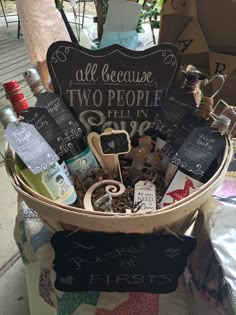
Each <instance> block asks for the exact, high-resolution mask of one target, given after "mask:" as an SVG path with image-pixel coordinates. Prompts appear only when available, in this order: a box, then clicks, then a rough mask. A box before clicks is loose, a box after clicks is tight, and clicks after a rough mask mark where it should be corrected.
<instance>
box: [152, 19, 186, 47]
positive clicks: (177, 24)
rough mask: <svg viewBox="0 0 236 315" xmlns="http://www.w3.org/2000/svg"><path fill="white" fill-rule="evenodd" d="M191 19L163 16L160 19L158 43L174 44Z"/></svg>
mask: <svg viewBox="0 0 236 315" xmlns="http://www.w3.org/2000/svg"><path fill="white" fill-rule="evenodd" d="M190 20H191V17H188V16H181V15H165V16H162V17H161V24H160V31H159V39H158V41H159V43H167V42H168V43H175V42H176V40H177V38H178V37H179V36H180V34H181V33H182V32H183V30H184V28H185V27H186V26H187V25H188V23H189V21H190Z"/></svg>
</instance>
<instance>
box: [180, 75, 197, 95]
mask: <svg viewBox="0 0 236 315" xmlns="http://www.w3.org/2000/svg"><path fill="white" fill-rule="evenodd" d="M198 80H199V76H198V75H197V74H196V73H187V74H186V78H185V81H184V85H183V88H184V89H186V90H189V91H194V90H195V89H196V86H197V83H198Z"/></svg>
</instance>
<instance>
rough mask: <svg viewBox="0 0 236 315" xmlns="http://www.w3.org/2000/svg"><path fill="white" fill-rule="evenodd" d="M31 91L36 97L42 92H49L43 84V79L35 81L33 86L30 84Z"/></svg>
mask: <svg viewBox="0 0 236 315" xmlns="http://www.w3.org/2000/svg"><path fill="white" fill-rule="evenodd" d="M30 89H31V92H32V93H33V95H34V96H35V97H38V96H39V95H40V94H42V93H45V92H47V90H46V89H45V87H44V86H43V83H42V81H40V80H39V81H37V82H35V83H34V84H33V85H32V86H30Z"/></svg>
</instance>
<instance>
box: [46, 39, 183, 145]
mask: <svg viewBox="0 0 236 315" xmlns="http://www.w3.org/2000/svg"><path fill="white" fill-rule="evenodd" d="M47 63H48V68H49V72H50V76H51V79H52V83H53V87H54V91H55V93H57V94H59V95H60V96H61V97H62V98H63V100H64V101H65V103H66V104H67V105H68V106H69V107H70V109H71V111H72V112H73V114H74V116H75V118H76V120H77V121H78V122H79V124H80V126H81V128H82V129H83V131H84V133H85V134H86V135H88V134H89V133H90V132H97V133H99V134H100V133H101V132H102V131H103V130H104V129H105V128H112V129H116V130H122V129H123V130H126V131H127V132H128V133H129V135H130V139H131V141H132V144H133V143H134V142H135V141H136V140H137V138H139V137H142V136H144V133H145V131H146V130H147V129H148V128H149V127H150V125H151V122H153V119H154V118H155V116H156V115H157V113H158V111H159V109H160V106H161V105H162V104H163V103H164V101H165V99H166V97H167V95H168V93H169V91H170V89H171V88H172V86H173V84H174V81H175V78H176V75H177V73H178V71H179V68H180V52H179V50H178V48H177V47H176V46H175V45H173V44H160V45H156V46H154V47H151V48H149V49H147V50H143V51H133V50H129V49H127V48H124V47H121V46H119V45H112V46H109V47H106V48H103V49H99V50H89V49H86V48H84V47H82V46H79V45H76V44H73V43H69V42H63V41H62V42H56V43H53V44H52V45H51V46H50V47H49V49H48V52H47Z"/></svg>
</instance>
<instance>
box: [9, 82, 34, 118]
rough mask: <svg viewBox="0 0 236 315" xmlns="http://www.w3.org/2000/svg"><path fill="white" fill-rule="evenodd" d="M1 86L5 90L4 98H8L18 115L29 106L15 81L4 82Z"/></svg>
mask: <svg viewBox="0 0 236 315" xmlns="http://www.w3.org/2000/svg"><path fill="white" fill-rule="evenodd" d="M3 87H4V90H5V92H6V98H7V99H9V100H10V102H11V104H12V107H13V109H14V111H15V113H16V114H17V115H19V114H20V112H21V111H22V110H25V109H27V108H29V106H28V104H27V102H26V99H25V97H24V94H23V93H22V91H21V88H20V86H19V84H18V82H17V81H15V80H14V81H10V82H7V83H4V84H3Z"/></svg>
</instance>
